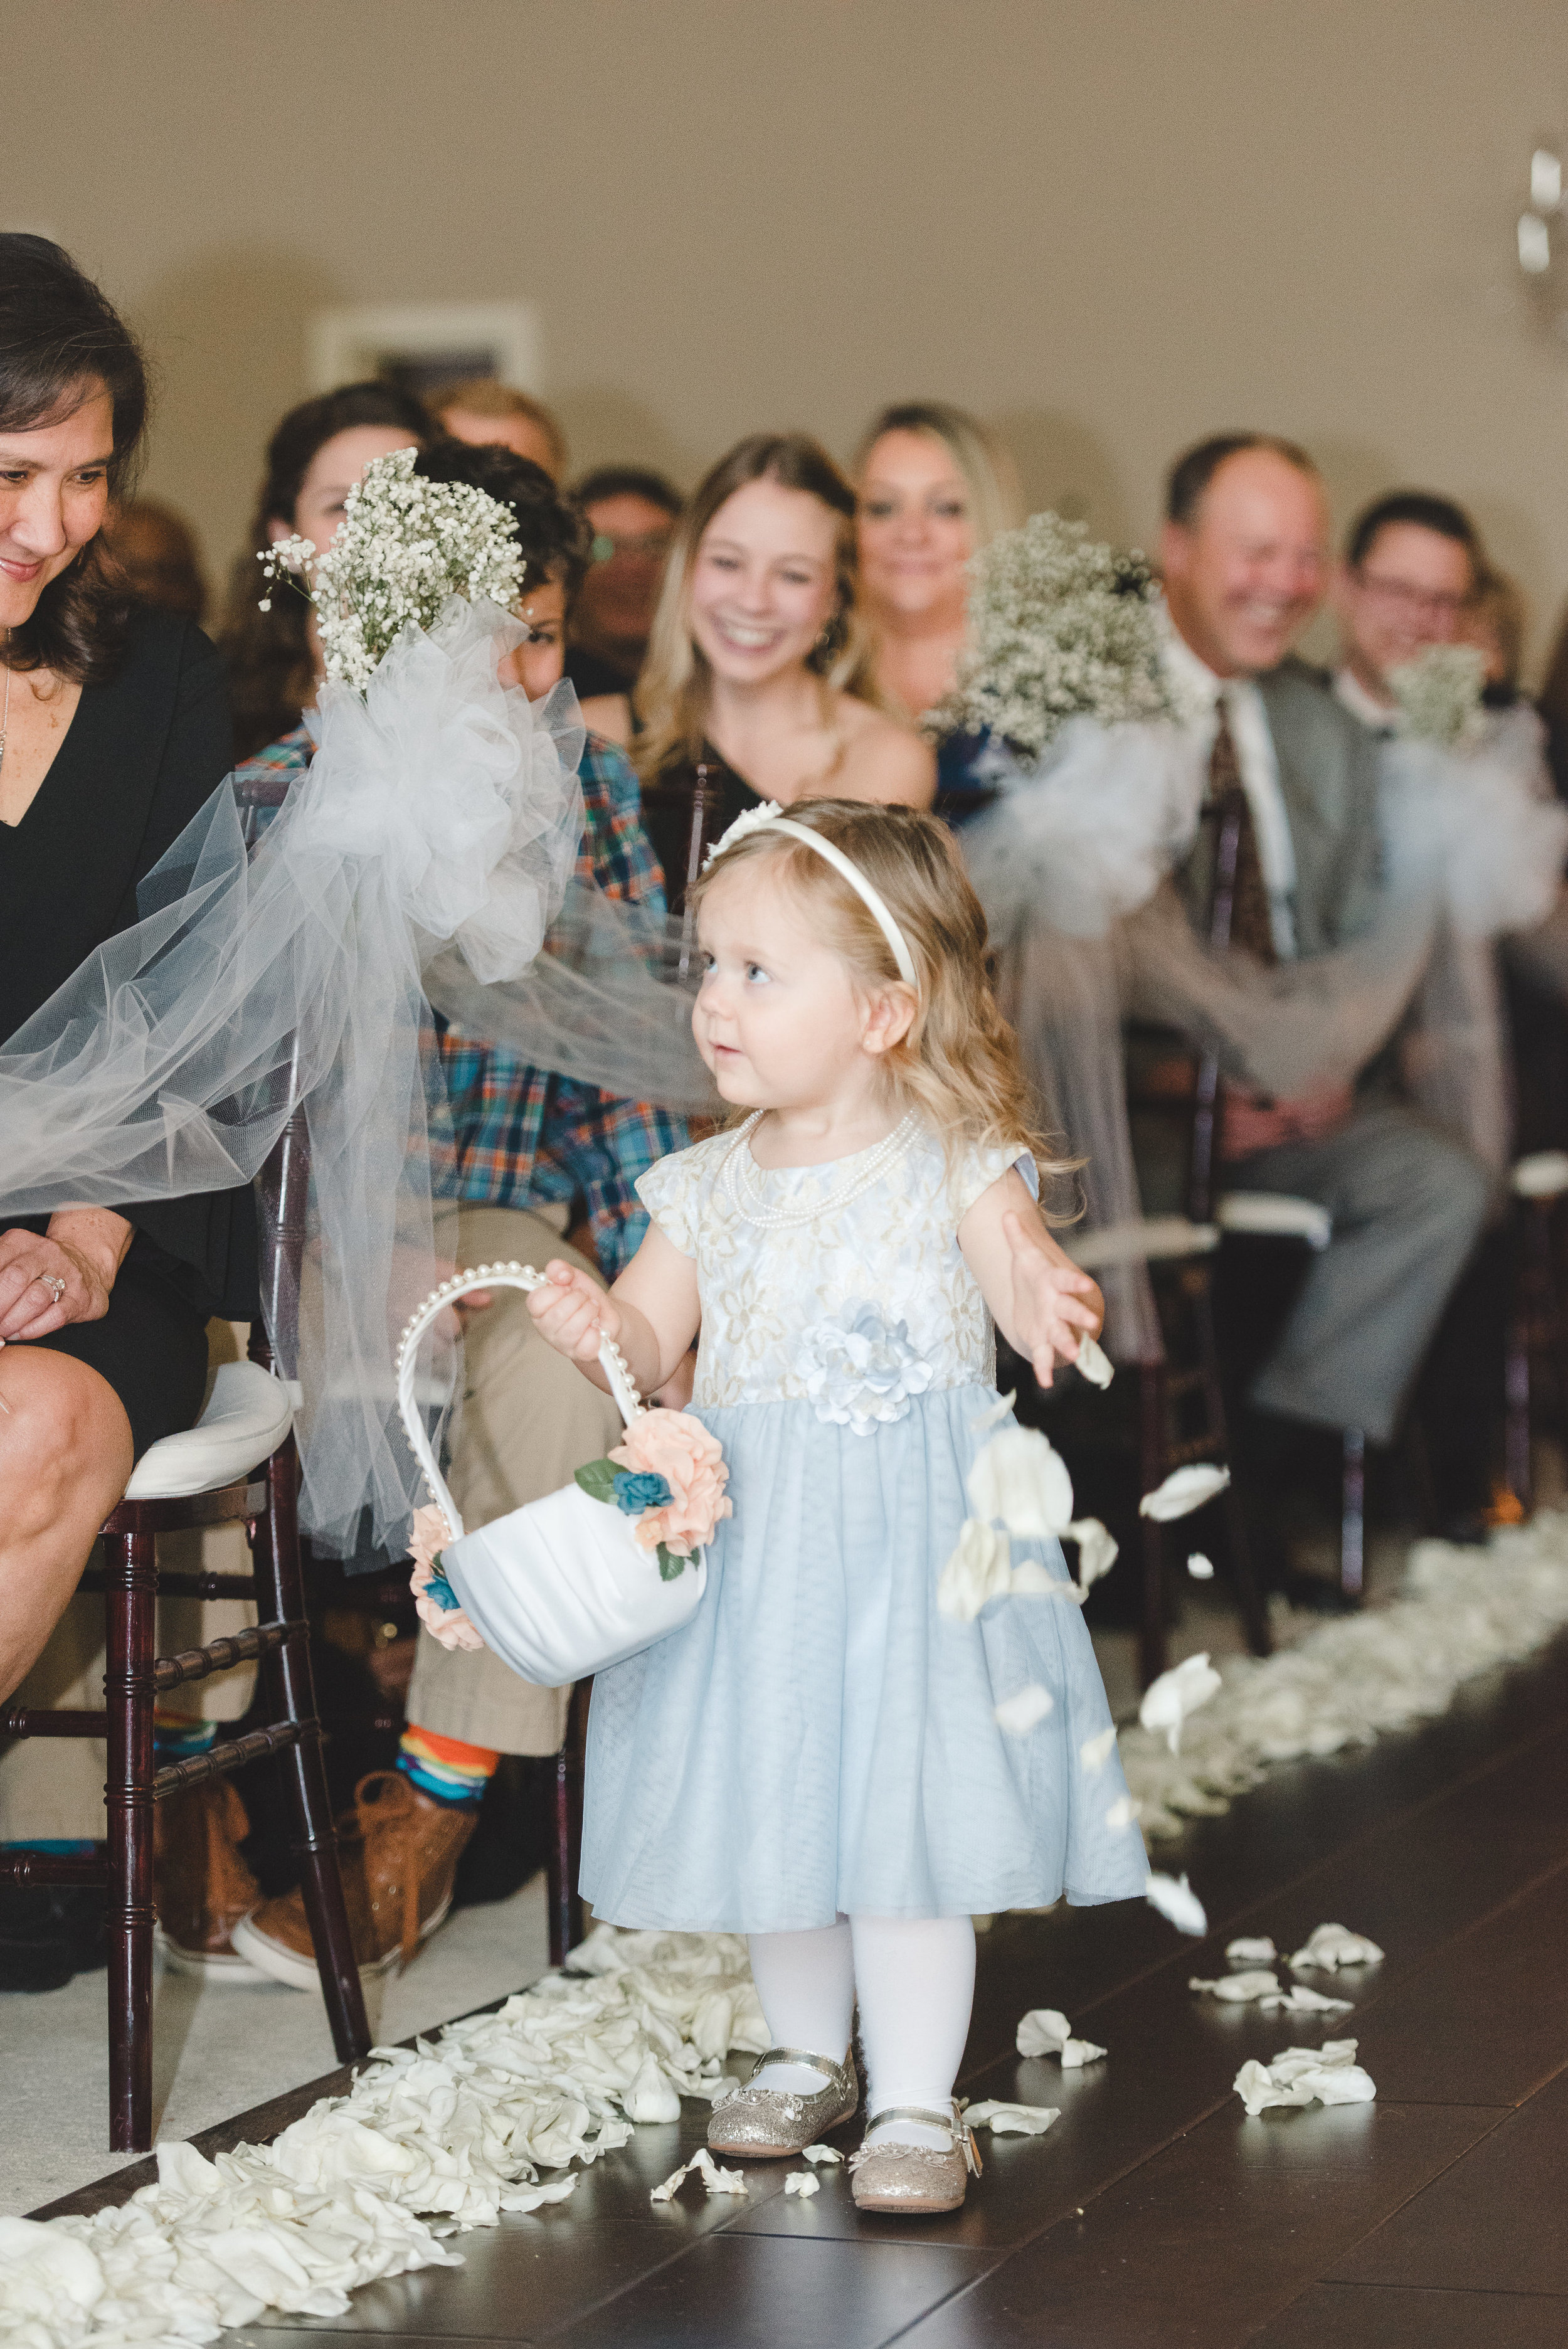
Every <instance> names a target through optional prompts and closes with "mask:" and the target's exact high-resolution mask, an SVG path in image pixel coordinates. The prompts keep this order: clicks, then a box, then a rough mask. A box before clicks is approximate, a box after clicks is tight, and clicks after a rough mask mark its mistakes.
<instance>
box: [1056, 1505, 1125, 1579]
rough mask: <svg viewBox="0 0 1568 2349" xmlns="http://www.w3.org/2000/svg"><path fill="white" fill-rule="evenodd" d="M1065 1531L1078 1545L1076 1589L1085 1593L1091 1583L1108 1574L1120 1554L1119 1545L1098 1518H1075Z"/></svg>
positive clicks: (1070, 1539)
mask: <svg viewBox="0 0 1568 2349" xmlns="http://www.w3.org/2000/svg"><path fill="white" fill-rule="evenodd" d="M1066 1530H1067V1537H1068V1540H1069V1541H1075V1542H1077V1544H1078V1588H1079V1589H1080V1590H1082V1591H1086V1592H1087V1591H1088V1588H1089V1586H1090V1584H1091V1583H1095V1582H1098V1581H1099V1578H1100V1576H1101V1575H1102V1574H1109V1572H1110V1569H1111V1568H1112V1567H1113V1566H1114V1565H1115V1564H1116V1561H1117V1558H1118V1557H1119V1554H1120V1545H1119V1543H1118V1541H1117V1539H1116V1537H1115V1535H1114V1534H1109V1533H1107V1531H1106V1529H1105V1527H1104V1526H1102V1525H1101V1524H1100V1521H1099V1518H1098V1517H1075V1518H1074V1519H1073V1522H1072V1524H1071V1525H1070V1526H1068V1527H1067V1529H1066Z"/></svg>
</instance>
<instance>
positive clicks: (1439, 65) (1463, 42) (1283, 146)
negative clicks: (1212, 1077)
mask: <svg viewBox="0 0 1568 2349" xmlns="http://www.w3.org/2000/svg"><path fill="white" fill-rule="evenodd" d="M4 23H5V47H6V54H7V67H8V70H7V75H6V93H5V112H6V117H7V126H6V130H7V135H6V138H5V150H6V153H5V191H4V195H3V197H0V214H3V216H4V219H5V223H6V224H7V225H10V226H29V227H40V228H43V229H45V230H46V231H47V232H48V233H53V234H55V235H57V236H58V237H59V238H60V239H61V240H62V241H63V242H65V243H67V244H68V245H69V246H70V247H71V248H72V249H73V250H74V251H75V252H76V253H77V254H78V255H79V256H80V258H81V259H82V260H83V261H84V262H85V263H86V264H88V265H89V266H90V267H91V268H92V269H94V270H95V271H96V272H98V273H99V274H101V276H102V278H103V281H104V283H105V284H106V285H107V286H108V289H109V290H110V292H111V293H112V294H113V295H115V296H116V297H118V298H119V299H120V300H121V301H123V302H124V303H125V304H126V305H127V306H128V308H129V311H130V312H131V314H132V315H133V316H134V317H135V318H136V319H137V321H138V322H139V325H140V326H142V327H143V329H144V330H145V332H146V334H147V336H148V337H149V340H150V344H151V346H152V348H153V351H154V353H155V355H156V357H157V359H158V362H159V365H160V369H161V373H162V378H163V396H162V402H161V408H160V419H159V427H158V437H157V444H156V450H155V454H154V460H153V468H152V477H151V484H150V485H151V486H152V487H153V488H154V489H156V490H157V491H158V492H160V493H161V494H163V495H166V496H168V497H170V499H172V500H173V501H174V502H177V503H179V504H181V505H183V506H184V507H186V508H187V509H188V510H189V511H190V512H191V514H192V515H193V516H194V518H195V519H196V521H197V522H198V523H199V525H200V526H201V530H202V532H203V534H204V536H205V538H206V540H207V543H208V545H209V548H210V550H211V553H212V554H213V556H214V558H215V559H219V560H226V559H227V557H228V556H229V555H230V554H232V551H233V550H234V548H235V546H236V545H237V544H238V543H239V540H240V536H241V533H242V528H243V523H244V517H245V512H246V509H247V506H248V503H249V501H250V498H251V496H252V493H253V485H254V480H255V476H256V471H257V464H258V455H259V450H260V446H261V443H262V440H263V438H264V435H265V433H266V431H267V429H268V428H269V426H270V425H271V423H272V422H273V419H275V417H276V415H277V413H278V412H279V410H280V409H282V408H283V407H284V406H285V405H286V404H287V403H288V402H289V401H291V400H292V399H294V398H297V397H299V396H300V395H301V394H302V392H303V390H304V388H305V387H304V354H303V348H302V343H303V329H304V320H305V319H306V317H307V316H308V315H309V314H310V312H311V311H313V310H314V309H315V308H317V307H318V306H321V305H327V304H332V303H336V302H358V301H364V302H391V301H422V300H430V299H437V298H442V297H445V298H451V299H468V300H480V299H501V298H513V299H515V298H518V297H520V296H521V297H529V298H531V299H533V300H536V301H537V302H538V303H539V304H540V305H541V307H542V319H543V328H544V350H545V369H546V376H545V380H546V388H547V389H548V392H549V395H550V396H551V398H553V399H554V400H555V401H556V402H557V404H558V405H559V407H560V409H561V410H562V415H563V417H564V419H565V420H566V424H567V427H568V429H569V431H570V433H571V436H572V441H573V456H574V460H576V461H577V462H579V463H585V462H589V461H592V460H598V459H603V458H610V457H626V458H644V459H649V460H653V461H655V462H656V463H659V464H663V465H665V466H667V467H669V468H670V469H671V470H672V471H675V472H676V474H677V475H679V476H681V477H682V478H684V479H690V478H691V477H693V476H694V475H695V473H696V471H699V470H700V469H701V467H702V466H703V465H704V464H705V463H706V462H707V460H709V459H711V458H712V457H713V456H715V455H717V453H718V452H719V451H720V450H722V449H723V448H724V447H725V446H726V445H727V443H728V442H729V441H730V440H733V439H735V438H736V437H737V436H738V435H739V434H740V433H741V432H743V431H746V430H748V429H754V428H756V427H758V426H764V425H769V424H785V423H788V424H796V423H799V424H805V425H808V426H810V427H813V428H814V429H817V430H818V431H819V432H820V433H821V434H822V436H823V437H824V438H825V439H826V440H828V441H829V443H830V445H831V446H832V447H833V448H834V449H835V450H838V451H839V452H841V453H847V451H848V450H849V448H850V447H851V443H852V442H853V440H854V438H855V435H856V432H857V430H858V429H859V427H860V426H861V422H862V421H863V419H865V417H866V416H867V414H868V412H869V411H870V410H871V409H872V408H873V407H874V406H876V405H877V404H879V403H880V402H882V400H884V399H887V398H893V397H911V396H914V395H918V394H922V393H934V394H938V395H941V396H944V397H947V398H954V399H957V400H960V401H963V402H965V404H967V405H969V406H971V407H973V408H975V409H977V410H979V411H980V412H981V413H982V414H983V415H985V416H986V417H989V418H991V419H993V420H995V422H997V423H998V424H999V425H1000V426H1001V427H1002V429H1004V431H1005V432H1006V436H1007V437H1008V439H1009V440H1011V442H1012V443H1013V446H1014V448H1015V450H1016V453H1017V455H1018V458H1019V460H1020V461H1021V464H1022V467H1023V470H1024V474H1025V479H1026V486H1027V488H1028V491H1029V493H1030V497H1031V501H1032V502H1035V503H1046V502H1066V501H1071V502H1074V503H1075V505H1076V508H1077V510H1078V511H1079V512H1084V513H1086V514H1087V515H1088V518H1089V520H1090V521H1091V522H1092V523H1094V525H1095V526H1096V528H1097V529H1100V530H1103V531H1105V532H1107V533H1112V534H1115V535H1117V536H1133V537H1145V538H1146V537H1147V536H1148V534H1149V533H1150V530H1151V528H1152V525H1153V522H1154V518H1155V515H1156V513H1157V510H1158V496H1159V484H1160V476H1161V468H1162V466H1163V464H1164V462H1165V460H1167V459H1168V457H1169V456H1170V454H1171V452H1172V450H1175V449H1176V448H1177V447H1179V446H1180V445H1181V444H1182V443H1183V442H1186V441H1188V440H1192V439H1194V438H1196V437H1197V436H1199V435H1200V434H1202V433H1203V432H1205V431H1207V430H1209V429H1213V428H1218V427H1222V426H1225V425H1229V424H1233V423H1236V422H1243V421H1244V422H1257V423H1261V424H1264V425H1267V426H1270V427H1272V428H1274V429H1277V430H1282V431H1284V432H1288V433H1293V434H1295V435H1297V436H1299V437H1300V438H1301V439H1302V440H1305V441H1306V442H1307V443H1308V444H1309V446H1311V447H1312V448H1313V449H1314V450H1315V451H1316V452H1317V454H1318V456H1319V457H1320V459H1321V460H1322V461H1323V463H1324V465H1325V467H1326V470H1327V472H1328V475H1329V478H1330V481H1331V483H1332V486H1333V488H1334V491H1335V494H1336V501H1337V502H1338V505H1339V508H1340V512H1341V516H1342V518H1343V514H1344V512H1345V511H1346V508H1347V507H1349V506H1350V505H1351V504H1353V503H1354V502H1356V501H1357V500H1359V499H1362V498H1364V497H1366V496H1367V495H1369V494H1371V493H1373V492H1376V491H1377V490H1379V489H1382V488H1384V487H1387V486H1388V485H1390V484H1393V483H1396V482H1421V483H1425V484H1430V485H1433V486H1436V487H1439V488H1442V489H1445V490H1449V491H1451V492H1456V493H1457V494H1458V495H1460V497H1462V498H1464V499H1465V500H1467V501H1468V502H1470V504H1471V505H1472V506H1473V507H1474V509H1475V511H1476V512H1477V513H1478V514H1479V516H1480V520H1481V522H1482V523H1483V525H1484V526H1485V528H1486V530H1487V531H1488V533H1490V535H1491V538H1492V540H1493V543H1494V545H1495V548H1496V551H1497V554H1498V555H1499V557H1500V559H1501V561H1503V562H1504V563H1505V564H1508V565H1509V566H1510V567H1511V568H1512V569H1514V570H1515V571H1516V572H1517V573H1518V574H1520V575H1521V577H1522V579H1523V581H1524V582H1525V584H1526V585H1527V587H1528V589H1529V591H1530V594H1531V596H1532V604H1533V605H1534V607H1535V615H1536V622H1537V636H1538V640H1539V636H1540V635H1541V633H1542V631H1543V630H1544V629H1545V627H1546V626H1547V625H1548V623H1549V621H1550V619H1551V618H1552V617H1553V616H1554V615H1555V612H1556V609H1557V607H1558V605H1560V604H1561V603H1562V601H1563V597H1564V595H1568V464H1565V462H1564V459H1565V454H1568V446H1565V444H1568V347H1563V348H1560V349H1558V350H1555V351H1553V350H1552V349H1549V348H1547V347H1545V346H1544V345H1543V343H1542V341H1541V340H1540V339H1539V337H1538V336H1537V335H1535V334H1534V333H1533V332H1532V328H1531V326H1530V322H1529V320H1528V317H1527V314H1526V311H1525V308H1524V305H1523V302H1522V297H1521V292H1520V285H1519V282H1518V279H1517V273H1516V271H1515V268H1514V264H1513V261H1512V222H1513V218H1514V215H1515V213H1516V212H1517V210H1518V208H1519V202H1520V199H1521V195H1522V175H1523V171H1524V167H1525V159H1526V157H1527V154H1528V151H1529V149H1530V146H1531V145H1532V143H1533V141H1534V140H1535V138H1536V136H1537V134H1538V133H1539V132H1540V131H1541V130H1542V129H1546V128H1550V127H1551V126H1552V125H1553V122H1554V121H1555V122H1563V121H1564V120H1568V13H1565V12H1564V10H1563V6H1562V5H1560V0H1490V5H1487V6H1485V7H1480V6H1478V5H1475V0H1426V4H1425V5H1421V0H1308V5H1305V6H1301V5H1288V6H1287V5H1284V0H1186V5H1181V0H1033V5H1030V0H964V5H948V0H573V5H566V0H439V5H438V0H152V4H151V5H147V4H146V0H133V4H132V5H128V0H8V5H6V7H5V16H4Z"/></svg>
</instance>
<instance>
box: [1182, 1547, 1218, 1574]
mask: <svg viewBox="0 0 1568 2349" xmlns="http://www.w3.org/2000/svg"><path fill="white" fill-rule="evenodd" d="M1187 1571H1188V1573H1189V1574H1190V1575H1191V1578H1192V1579H1193V1581H1194V1582H1212V1580H1213V1579H1214V1561H1213V1559H1212V1557H1204V1555H1203V1553H1202V1550H1201V1549H1195V1550H1194V1551H1193V1552H1192V1555H1191V1557H1190V1558H1189V1559H1188V1560H1187Z"/></svg>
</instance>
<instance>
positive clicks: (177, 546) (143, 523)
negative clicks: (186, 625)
mask: <svg viewBox="0 0 1568 2349" xmlns="http://www.w3.org/2000/svg"><path fill="white" fill-rule="evenodd" d="M103 535H104V543H105V545H106V546H107V547H108V551H109V553H110V554H112V555H113V557H114V559H115V561H116V562H117V563H118V564H119V567H120V570H121V571H122V572H123V573H124V574H125V580H126V585H127V586H128V587H129V590H130V595H131V598H132V601H133V602H135V603H138V604H141V605H146V606H147V608H148V609H149V610H150V611H154V612H182V613H183V614H184V615H185V616H186V618H187V619H190V620H195V621H197V622H198V623H200V621H201V616H202V614H203V613H204V612H205V611H206V608H207V582H206V580H205V579H204V578H203V577H202V575H201V554H200V553H199V552H198V550H197V545H196V536H195V533H194V532H193V531H192V530H191V525H190V523H188V522H186V521H185V519H184V517H183V516H182V515H181V514H177V513H176V512H175V511H174V509H173V507H172V506H166V505H160V503H159V502H158V500H157V499H156V498H132V499H130V500H129V502H127V503H126V504H125V505H117V506H111V507H110V508H109V512H108V520H107V521H106V523H104V529H103Z"/></svg>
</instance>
